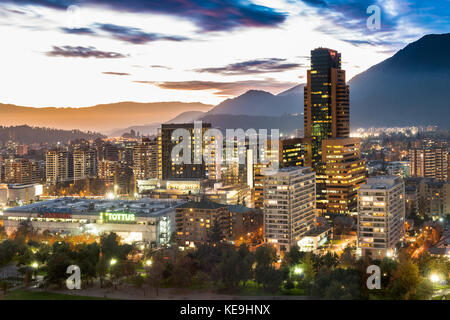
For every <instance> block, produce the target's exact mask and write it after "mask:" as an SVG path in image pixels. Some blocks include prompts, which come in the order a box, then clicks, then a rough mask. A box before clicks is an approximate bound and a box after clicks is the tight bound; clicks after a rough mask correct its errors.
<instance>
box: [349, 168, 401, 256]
mask: <svg viewBox="0 0 450 320" xmlns="http://www.w3.org/2000/svg"><path fill="white" fill-rule="evenodd" d="M404 230H405V184H404V182H403V179H402V178H401V177H396V176H379V177H374V178H369V179H368V181H367V183H366V184H364V185H362V186H361V188H360V189H359V190H358V239H357V243H358V252H359V253H360V254H361V255H362V256H369V257H371V258H372V259H382V258H384V257H386V256H387V257H391V256H393V255H394V254H395V248H396V245H397V244H398V242H399V241H400V239H401V238H402V237H403V235H404Z"/></svg>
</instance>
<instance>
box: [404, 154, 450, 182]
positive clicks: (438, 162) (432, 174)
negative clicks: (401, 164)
mask: <svg viewBox="0 0 450 320" xmlns="http://www.w3.org/2000/svg"><path fill="white" fill-rule="evenodd" d="M408 155H409V163H410V170H411V176H414V177H422V178H433V179H438V180H441V181H447V180H448V152H447V149H446V148H437V147H436V148H422V149H410V150H409V152H408Z"/></svg>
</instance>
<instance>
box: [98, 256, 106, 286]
mask: <svg viewBox="0 0 450 320" xmlns="http://www.w3.org/2000/svg"><path fill="white" fill-rule="evenodd" d="M95 270H96V273H97V276H98V277H99V279H100V288H103V283H104V280H105V277H106V274H107V273H108V261H106V259H105V258H101V259H99V260H98V262H97V265H96V266H95Z"/></svg>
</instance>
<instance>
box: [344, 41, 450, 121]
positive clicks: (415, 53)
mask: <svg viewBox="0 0 450 320" xmlns="http://www.w3.org/2000/svg"><path fill="white" fill-rule="evenodd" d="M449 51H450V34H433V35H427V36H425V37H423V38H421V39H419V40H418V41H416V42H413V43H411V44H409V45H408V46H406V47H405V48H404V49H402V50H400V51H399V52H397V53H396V54H395V55H394V56H393V57H391V58H389V59H386V60H384V61H383V62H381V63H379V64H377V65H375V66H373V67H371V68H370V69H368V70H367V71H365V72H363V73H361V74H359V75H357V76H355V77H354V78H353V79H351V81H350V82H349V84H350V110H351V121H352V127H353V128H354V127H355V126H360V127H367V126H405V125H438V126H442V127H445V128H449V127H450V59H449V57H448V52H449Z"/></svg>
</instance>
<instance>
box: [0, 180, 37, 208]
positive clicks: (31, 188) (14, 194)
mask: <svg viewBox="0 0 450 320" xmlns="http://www.w3.org/2000/svg"><path fill="white" fill-rule="evenodd" d="M43 189H44V187H43V185H42V184H37V183H33V184H6V183H5V184H4V183H2V184H0V206H7V205H8V204H10V203H11V202H12V203H17V204H28V203H30V202H34V201H37V200H39V196H41V195H42V192H43Z"/></svg>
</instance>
